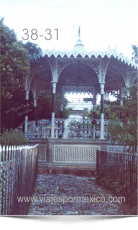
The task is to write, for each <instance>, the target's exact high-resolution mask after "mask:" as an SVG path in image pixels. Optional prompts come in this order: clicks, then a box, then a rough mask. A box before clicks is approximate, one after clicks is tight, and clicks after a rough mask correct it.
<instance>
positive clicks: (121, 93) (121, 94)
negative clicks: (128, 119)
mask: <svg viewBox="0 0 138 230" xmlns="http://www.w3.org/2000/svg"><path fill="white" fill-rule="evenodd" d="M123 92H124V90H123V86H122V87H121V89H120V97H121V99H120V106H123V96H124V94H123ZM120 118H122V112H121V113H120Z"/></svg>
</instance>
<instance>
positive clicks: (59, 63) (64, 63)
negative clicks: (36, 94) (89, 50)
mask: <svg viewBox="0 0 138 230" xmlns="http://www.w3.org/2000/svg"><path fill="white" fill-rule="evenodd" d="M78 60H79V61H80V63H83V64H86V65H88V66H90V67H91V68H92V69H93V70H94V71H95V72H96V74H97V76H98V77H99V71H100V70H99V65H100V61H99V60H95V59H94V60H93V59H78ZM78 60H74V59H73V60H72V59H63V60H61V59H60V60H57V76H58V77H59V75H60V74H61V72H62V71H63V69H65V68H66V67H67V66H68V65H71V64H73V63H76V62H78Z"/></svg>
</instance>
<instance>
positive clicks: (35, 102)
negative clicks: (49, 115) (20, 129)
mask: <svg viewBox="0 0 138 230" xmlns="http://www.w3.org/2000/svg"><path fill="white" fill-rule="evenodd" d="M34 107H35V124H36V121H37V118H36V107H37V91H36V88H35V89H34Z"/></svg>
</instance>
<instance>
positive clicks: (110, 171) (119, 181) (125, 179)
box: [96, 166, 137, 213]
mask: <svg viewBox="0 0 138 230" xmlns="http://www.w3.org/2000/svg"><path fill="white" fill-rule="evenodd" d="M135 170H136V169H135ZM131 177H132V178H133V174H131ZM132 180H133V179H132ZM96 181H97V183H98V184H99V185H101V186H102V188H104V189H107V190H108V191H111V192H112V194H113V195H115V196H118V197H119V196H122V197H125V202H126V203H128V204H129V206H130V207H131V208H133V210H132V212H133V213H136V207H137V190H136V188H133V190H132V189H131V188H130V171H129V170H125V169H120V166H118V168H117V166H109V167H107V168H104V169H101V170H99V171H98V172H97V175H96Z"/></svg>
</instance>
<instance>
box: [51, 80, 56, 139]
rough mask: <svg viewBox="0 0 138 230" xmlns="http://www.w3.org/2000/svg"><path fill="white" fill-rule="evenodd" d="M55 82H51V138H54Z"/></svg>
mask: <svg viewBox="0 0 138 230" xmlns="http://www.w3.org/2000/svg"><path fill="white" fill-rule="evenodd" d="M55 97H56V82H52V113H51V138H54V125H55Z"/></svg>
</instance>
